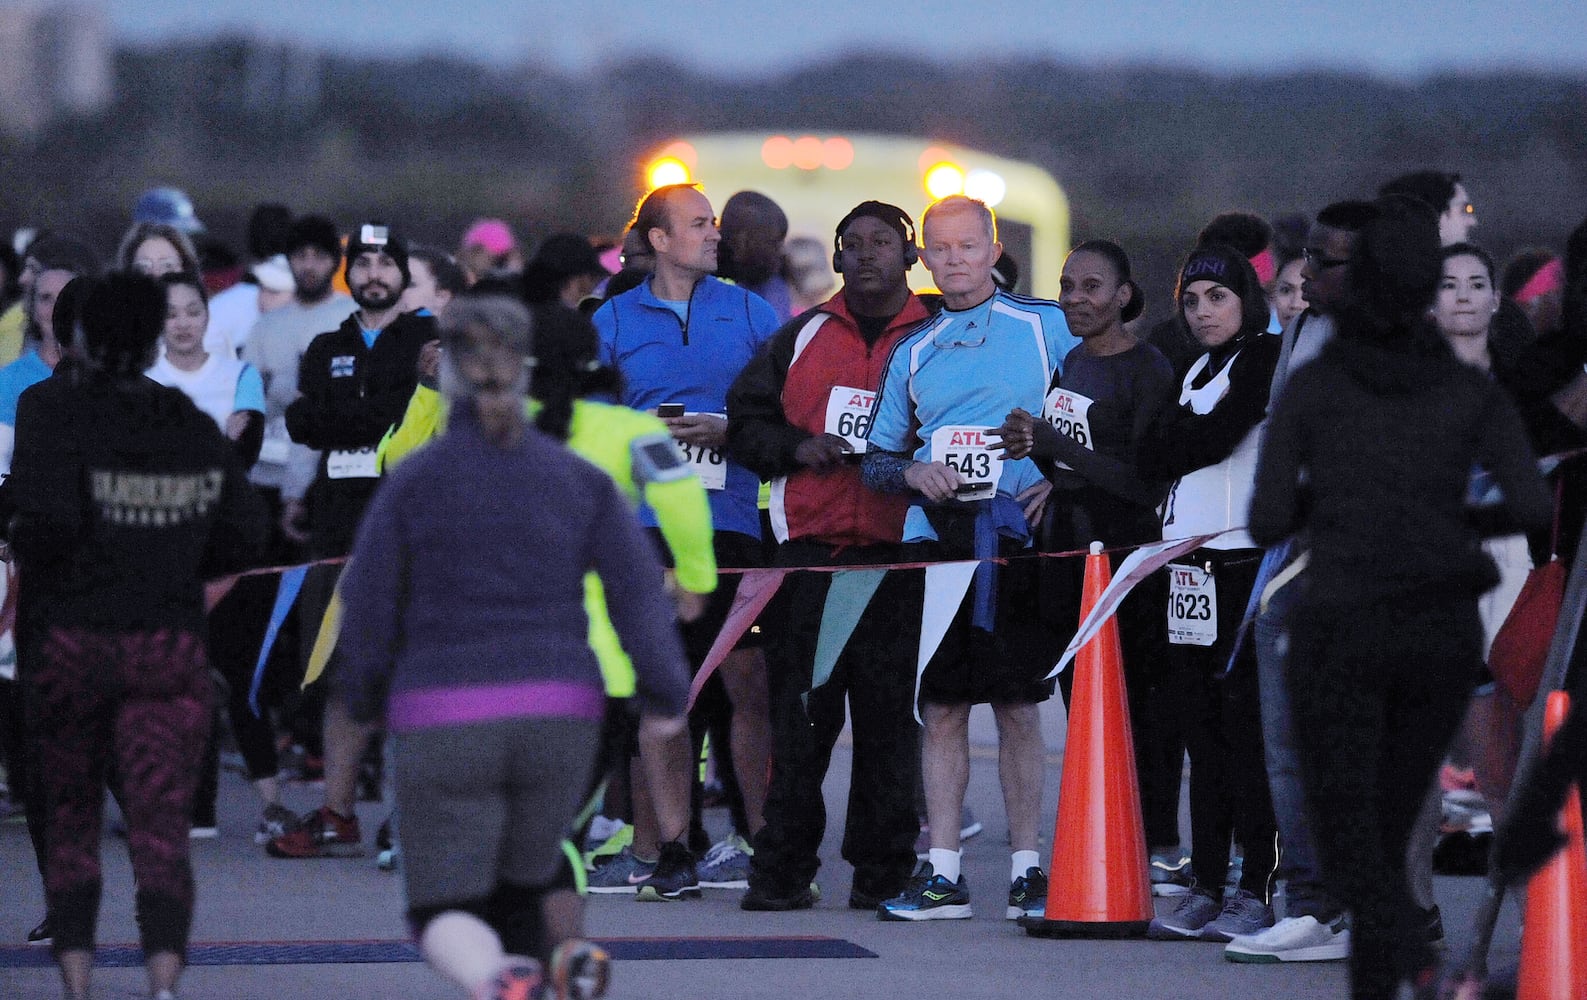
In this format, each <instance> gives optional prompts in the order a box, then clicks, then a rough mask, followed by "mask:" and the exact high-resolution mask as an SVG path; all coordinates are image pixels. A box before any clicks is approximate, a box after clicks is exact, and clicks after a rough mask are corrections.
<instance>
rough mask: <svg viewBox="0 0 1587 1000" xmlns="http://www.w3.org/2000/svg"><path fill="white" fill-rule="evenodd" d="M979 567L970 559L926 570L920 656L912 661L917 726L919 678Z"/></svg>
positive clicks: (940, 564) (918, 720) (921, 615)
mask: <svg viewBox="0 0 1587 1000" xmlns="http://www.w3.org/2000/svg"><path fill="white" fill-rule="evenodd" d="M979 565H981V564H980V562H979V561H978V560H975V559H971V560H968V561H966V562H950V563H937V564H936V565H934V566H927V567H926V599H925V601H924V602H922V603H921V606H920V654H919V656H918V658H917V659H916V660H915V697H914V701H913V709H914V713H915V721H916V722H920V678H921V676H922V675H924V674H925V672H926V664H928V663H930V662H931V658H932V656H934V655H936V652H937V647H938V646H940V645H942V637H943V636H945V635H947V634H948V626H949V625H951V624H953V617H954V615H957V614H958V613H959V606H960V605H962V604H963V603H964V595H965V592H966V591H968V590H969V589H970V581H971V580H972V579H974V577H975V568H976V567H977V566H979Z"/></svg>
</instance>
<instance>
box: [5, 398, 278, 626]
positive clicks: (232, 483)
mask: <svg viewBox="0 0 1587 1000" xmlns="http://www.w3.org/2000/svg"><path fill="white" fill-rule="evenodd" d="M16 427H17V449H16V459H15V461H14V462H13V463H12V466H11V476H10V478H9V479H8V480H7V482H6V484H5V492H6V494H7V499H8V501H9V502H10V503H11V504H12V505H14V509H15V511H16V519H15V522H14V527H13V529H12V543H13V546H14V548H15V550H16V553H17V557H18V559H19V561H20V564H21V566H22V567H23V572H22V574H21V580H22V591H21V606H20V607H19V618H20V619H21V620H22V623H23V624H25V625H27V626H28V627H32V626H34V625H39V624H48V625H67V626H77V627H84V628H92V629H98V630H121V629H155V628H162V627H167V626H176V627H181V628H190V629H201V628H203V626H204V591H203V586H202V579H203V577H204V575H206V574H208V573H213V572H218V571H223V570H227V569H233V568H239V567H240V566H242V565H244V564H246V563H247V562H248V560H249V559H250V558H251V557H252V556H253V555H254V554H255V552H257V551H258V550H259V549H260V548H262V546H263V543H264V540H265V532H266V512H265V507H264V502H263V501H262V500H260V499H259V497H258V496H257V495H256V494H255V493H254V491H253V487H251V486H250V485H249V484H248V481H247V477H246V475H245V473H244V472H243V467H242V463H241V461H240V460H239V459H238V457H237V453H236V450H235V448H234V447H233V446H232V444H231V442H229V441H227V440H226V438H225V437H224V436H222V435H221V433H220V431H219V430H218V429H217V428H216V427H215V422H214V421H213V420H212V419H210V417H209V416H208V415H206V414H204V413H202V412H200V411H199V409H198V408H197V407H196V406H194V405H193V403H192V401H191V400H189V399H188V398H187V397H186V396H185V395H183V394H182V393H181V391H180V390H177V389H169V388H166V387H164V386H161V385H159V384H157V383H155V382H154V381H152V380H149V379H142V380H139V381H138V382H136V383H132V384H128V385H112V384H111V383H110V382H109V381H107V380H105V379H103V378H99V379H95V378H94V377H93V376H86V377H85V378H83V379H81V380H79V379H71V378H62V377H56V378H49V379H45V380H44V381H43V382H40V383H39V384H38V385H35V386H32V387H31V388H29V389H28V390H27V391H26V392H24V393H23V394H22V398H21V400H20V401H19V402H18V404H17V424H16Z"/></svg>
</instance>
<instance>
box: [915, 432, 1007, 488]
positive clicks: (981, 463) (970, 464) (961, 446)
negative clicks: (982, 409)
mask: <svg viewBox="0 0 1587 1000" xmlns="http://www.w3.org/2000/svg"><path fill="white" fill-rule="evenodd" d="M989 431H990V428H987V427H964V426H955V427H939V428H937V429H936V430H935V431H933V432H932V435H931V458H932V460H933V461H936V462H941V463H942V464H943V465H946V466H947V467H948V468H950V469H952V470H954V471H955V472H957V473H958V474H959V478H960V479H963V480H964V483H965V486H967V487H973V489H970V490H967V491H966V492H963V493H960V494H959V499H960V500H987V499H990V498H991V497H992V496H993V495H994V494H996V493H997V481H998V480H999V479H1000V478H1002V476H1003V456H1002V455H1001V454H1000V452H1001V451H1002V448H1001V446H998V447H996V448H994V446H993V444H992V439H991V437H990V436H989Z"/></svg>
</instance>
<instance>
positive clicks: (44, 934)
mask: <svg viewBox="0 0 1587 1000" xmlns="http://www.w3.org/2000/svg"><path fill="white" fill-rule="evenodd" d="M54 943H55V929H54V928H53V927H51V926H50V915H49V914H48V913H46V914H44V919H43V920H40V921H39V924H38V926H37V927H35V928H33V929H32V930H30V931H28V944H30V945H33V946H35V947H45V948H47V947H49V946H50V945H52V944H54Z"/></svg>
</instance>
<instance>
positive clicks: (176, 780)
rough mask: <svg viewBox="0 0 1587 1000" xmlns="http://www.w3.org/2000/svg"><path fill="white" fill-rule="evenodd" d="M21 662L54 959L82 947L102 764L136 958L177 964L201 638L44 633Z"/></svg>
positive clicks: (201, 713) (94, 873) (203, 695)
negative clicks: (111, 797)
mask: <svg viewBox="0 0 1587 1000" xmlns="http://www.w3.org/2000/svg"><path fill="white" fill-rule="evenodd" d="M32 662H33V664H34V667H33V668H32V669H31V670H30V676H31V680H32V683H33V684H34V685H35V686H36V689H37V692H38V707H39V730H40V734H41V741H40V742H41V744H42V746H41V754H40V757H41V763H42V766H43V772H44V782H45V785H46V793H45V794H46V802H47V806H48V827H47V830H48V832H47V836H46V840H47V842H48V850H49V859H48V864H47V865H46V878H45V886H44V891H45V897H46V899H47V901H48V903H49V912H50V919H51V922H52V924H53V927H54V931H55V950H56V951H57V952H61V951H70V950H86V949H91V948H92V947H93V946H94V932H95V926H96V924H97V922H98V917H99V895H100V885H101V871H100V863H99V840H100V825H101V822H102V819H103V816H102V805H103V802H104V789H105V779H106V774H107V772H108V770H109V769H110V767H111V766H112V763H113V764H114V767H115V772H116V775H117V780H118V782H119V784H120V801H121V803H122V806H123V808H124V809H125V811H126V813H127V832H128V850H129V852H130V854H131V856H132V871H133V876H134V878H135V880H136V882H137V887H138V888H137V900H136V903H137V916H138V928H139V933H140V937H141V939H142V944H143V949H144V952H145V954H152V953H154V952H162V951H164V952H170V951H174V952H176V953H178V954H181V955H185V954H186V950H187V939H188V932H189V930H190V928H191V925H192V922H193V870H192V866H191V864H190V862H189V858H188V834H187V830H188V825H189V823H190V820H191V813H192V810H193V792H194V789H195V786H196V785H197V783H198V772H199V766H200V763H201V759H202V756H203V752H204V746H205V740H206V739H207V738H208V735H209V726H210V708H209V706H210V697H211V695H210V681H209V670H208V667H207V666H206V664H205V656H204V639H203V636H201V635H199V634H198V633H195V632H191V631H186V630H181V629H159V630H156V631H152V632H121V633H102V632H94V631H88V630H85V629H75V628H58V627H57V628H50V629H49V630H48V631H46V632H45V634H44V635H43V637H42V639H41V641H40V647H39V652H38V656H37V658H36V659H35V660H33V661H32Z"/></svg>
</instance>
